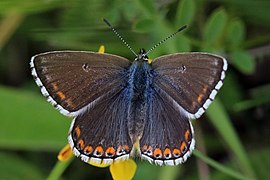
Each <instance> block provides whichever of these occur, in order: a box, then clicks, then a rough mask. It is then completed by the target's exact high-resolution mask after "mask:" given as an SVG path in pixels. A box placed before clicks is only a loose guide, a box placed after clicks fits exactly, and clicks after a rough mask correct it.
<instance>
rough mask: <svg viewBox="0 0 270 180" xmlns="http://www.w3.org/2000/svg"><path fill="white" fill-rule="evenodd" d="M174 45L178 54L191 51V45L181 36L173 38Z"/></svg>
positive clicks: (187, 39)
mask: <svg viewBox="0 0 270 180" xmlns="http://www.w3.org/2000/svg"><path fill="white" fill-rule="evenodd" d="M174 38H175V40H174V41H175V44H176V48H177V51H178V52H189V51H191V44H190V40H189V38H187V37H186V36H184V35H183V34H181V35H179V36H176V37H174Z"/></svg>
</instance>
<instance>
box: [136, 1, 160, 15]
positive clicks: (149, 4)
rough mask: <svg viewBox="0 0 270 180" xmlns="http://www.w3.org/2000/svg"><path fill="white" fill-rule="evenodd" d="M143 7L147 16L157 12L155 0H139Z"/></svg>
mask: <svg viewBox="0 0 270 180" xmlns="http://www.w3.org/2000/svg"><path fill="white" fill-rule="evenodd" d="M138 2H139V5H140V7H141V9H142V10H143V11H144V13H145V14H146V15H147V16H154V15H156V13H157V10H156V8H155V4H154V2H155V1H152V0H138Z"/></svg>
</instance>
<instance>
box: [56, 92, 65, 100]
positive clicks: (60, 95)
mask: <svg viewBox="0 0 270 180" xmlns="http://www.w3.org/2000/svg"><path fill="white" fill-rule="evenodd" d="M57 95H58V97H59V98H60V99H61V100H64V99H65V98H66V96H65V95H64V93H63V92H62V91H58V92H57Z"/></svg>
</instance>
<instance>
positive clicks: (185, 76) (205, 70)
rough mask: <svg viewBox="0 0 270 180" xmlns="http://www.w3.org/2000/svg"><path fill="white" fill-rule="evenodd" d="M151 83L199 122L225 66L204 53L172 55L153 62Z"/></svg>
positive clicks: (218, 57) (215, 90)
mask: <svg viewBox="0 0 270 180" xmlns="http://www.w3.org/2000/svg"><path fill="white" fill-rule="evenodd" d="M152 67H153V70H154V73H155V78H154V83H155V84H156V85H157V86H159V88H161V89H162V90H163V91H164V92H166V93H167V94H168V95H169V96H170V97H171V98H172V99H173V100H174V101H175V102H176V103H177V104H179V105H180V106H181V108H183V110H185V111H186V112H187V113H189V118H192V119H194V118H199V117H200V116H201V115H202V114H203V113H204V111H205V110H206V109H207V108H208V106H209V105H210V103H211V102H212V101H213V99H214V98H215V95H216V94H217V91H218V90H219V89H220V87H221V86H222V84H223V80H224V78H225V71H226V70H227V62H226V60H225V59H224V58H222V57H220V56H216V55H212V54H208V53H176V54H171V55H164V56H161V57H158V58H156V59H154V60H153V62H152Z"/></svg>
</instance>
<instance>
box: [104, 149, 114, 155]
mask: <svg viewBox="0 0 270 180" xmlns="http://www.w3.org/2000/svg"><path fill="white" fill-rule="evenodd" d="M106 155H107V156H114V155H115V149H114V148H113V147H109V148H108V149H107V150H106Z"/></svg>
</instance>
